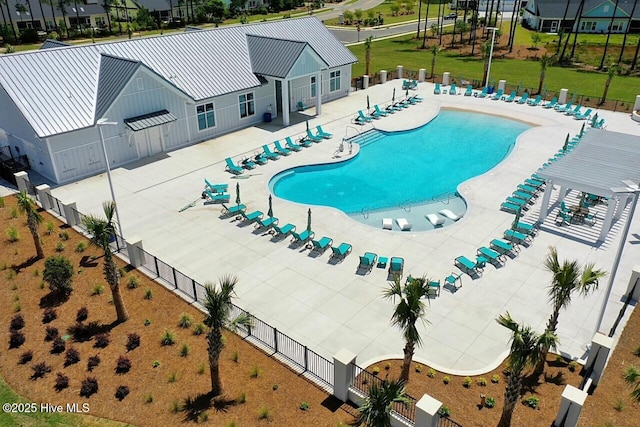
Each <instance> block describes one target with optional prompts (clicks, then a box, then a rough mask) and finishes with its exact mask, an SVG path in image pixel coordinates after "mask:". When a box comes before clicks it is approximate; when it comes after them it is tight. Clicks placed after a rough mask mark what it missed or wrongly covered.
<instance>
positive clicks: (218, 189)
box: [204, 178, 229, 193]
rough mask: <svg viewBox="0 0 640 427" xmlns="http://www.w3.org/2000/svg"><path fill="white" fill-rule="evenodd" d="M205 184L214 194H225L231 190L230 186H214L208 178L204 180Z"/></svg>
mask: <svg viewBox="0 0 640 427" xmlns="http://www.w3.org/2000/svg"><path fill="white" fill-rule="evenodd" d="M204 183H205V184H206V186H207V187H209V190H211V191H212V192H213V193H224V192H225V191H227V189H228V188H229V185H228V184H212V183H210V182H209V180H208V179H207V178H205V179H204ZM205 188H206V187H205Z"/></svg>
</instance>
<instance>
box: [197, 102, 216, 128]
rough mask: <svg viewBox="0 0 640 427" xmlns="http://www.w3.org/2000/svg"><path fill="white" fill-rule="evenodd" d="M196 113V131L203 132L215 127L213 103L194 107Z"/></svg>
mask: <svg viewBox="0 0 640 427" xmlns="http://www.w3.org/2000/svg"><path fill="white" fill-rule="evenodd" d="M196 111H197V113H198V129H199V130H205V129H208V128H212V127H214V126H215V125H216V118H215V115H214V114H213V103H209V104H204V105H198V106H197V107H196Z"/></svg>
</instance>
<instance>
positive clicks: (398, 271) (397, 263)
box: [389, 257, 404, 277]
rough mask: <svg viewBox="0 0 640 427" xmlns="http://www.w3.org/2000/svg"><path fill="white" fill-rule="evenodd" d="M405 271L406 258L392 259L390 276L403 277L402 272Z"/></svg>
mask: <svg viewBox="0 0 640 427" xmlns="http://www.w3.org/2000/svg"><path fill="white" fill-rule="evenodd" d="M403 270H404V258H401V257H391V261H390V262H389V274H392V275H394V276H400V277H402V271H403Z"/></svg>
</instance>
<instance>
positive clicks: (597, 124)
mask: <svg viewBox="0 0 640 427" xmlns="http://www.w3.org/2000/svg"><path fill="white" fill-rule="evenodd" d="M592 127H593V128H594V129H602V128H603V127H604V119H600V120H598V121H597V122H595V123H594V124H593V126H592Z"/></svg>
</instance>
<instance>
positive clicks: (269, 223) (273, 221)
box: [256, 216, 279, 230]
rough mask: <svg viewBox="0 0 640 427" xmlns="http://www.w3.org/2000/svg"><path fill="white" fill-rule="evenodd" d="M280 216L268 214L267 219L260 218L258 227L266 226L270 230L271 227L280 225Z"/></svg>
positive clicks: (257, 223)
mask: <svg viewBox="0 0 640 427" xmlns="http://www.w3.org/2000/svg"><path fill="white" fill-rule="evenodd" d="M278 221H279V220H278V218H276V217H275V216H268V217H266V218H265V219H259V220H258V221H257V222H256V228H264V229H265V230H269V229H270V228H271V227H274V226H276V225H278Z"/></svg>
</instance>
